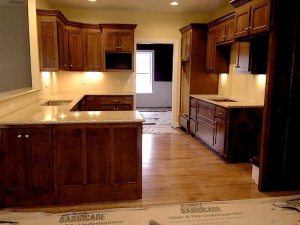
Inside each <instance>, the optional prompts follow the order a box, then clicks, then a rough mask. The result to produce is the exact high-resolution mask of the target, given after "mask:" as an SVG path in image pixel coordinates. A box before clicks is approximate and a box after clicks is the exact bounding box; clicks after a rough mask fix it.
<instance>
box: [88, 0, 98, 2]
mask: <svg viewBox="0 0 300 225" xmlns="http://www.w3.org/2000/svg"><path fill="white" fill-rule="evenodd" d="M95 1H97V0H89V2H95Z"/></svg>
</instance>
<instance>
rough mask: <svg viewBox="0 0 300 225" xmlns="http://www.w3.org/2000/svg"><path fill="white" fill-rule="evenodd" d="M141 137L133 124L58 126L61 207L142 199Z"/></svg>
mask: <svg viewBox="0 0 300 225" xmlns="http://www.w3.org/2000/svg"><path fill="white" fill-rule="evenodd" d="M140 134H141V125H134V124H122V125H120V124H117V123H116V124H102V125H101V126H97V125H86V126H84V127H83V126H82V125H72V126H64V125H61V126H60V125H59V126H56V127H55V129H54V141H55V143H56V145H55V152H56V158H55V162H56V163H57V171H56V173H57V174H58V177H57V196H58V199H57V201H58V204H66V203H67V204H71V203H82V202H97V201H98V202H99V201H107V200H120V199H136V198H141V136H140ZM70 156H72V158H71V159H70ZM82 190H84V191H82Z"/></svg>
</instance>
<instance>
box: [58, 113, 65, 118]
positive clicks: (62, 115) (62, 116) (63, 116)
mask: <svg viewBox="0 0 300 225" xmlns="http://www.w3.org/2000/svg"><path fill="white" fill-rule="evenodd" d="M58 117H59V118H61V119H64V118H65V117H66V115H64V114H61V115H59V116H58Z"/></svg>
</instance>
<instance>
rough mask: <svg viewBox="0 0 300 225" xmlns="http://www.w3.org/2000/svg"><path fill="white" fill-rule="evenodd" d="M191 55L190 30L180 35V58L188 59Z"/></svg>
mask: <svg viewBox="0 0 300 225" xmlns="http://www.w3.org/2000/svg"><path fill="white" fill-rule="evenodd" d="M190 57H191V31H186V32H184V33H183V34H182V35H181V60H182V61H184V60H189V59H190Z"/></svg>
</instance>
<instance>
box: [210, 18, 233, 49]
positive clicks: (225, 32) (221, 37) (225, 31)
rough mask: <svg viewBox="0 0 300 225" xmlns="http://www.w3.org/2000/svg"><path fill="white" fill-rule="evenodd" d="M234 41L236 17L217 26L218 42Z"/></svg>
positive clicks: (216, 38) (216, 37) (216, 36)
mask: <svg viewBox="0 0 300 225" xmlns="http://www.w3.org/2000/svg"><path fill="white" fill-rule="evenodd" d="M233 41H234V18H232V19H229V20H227V21H224V22H222V23H220V24H218V25H217V26H216V28H215V42H216V44H223V43H232V42H233Z"/></svg>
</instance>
